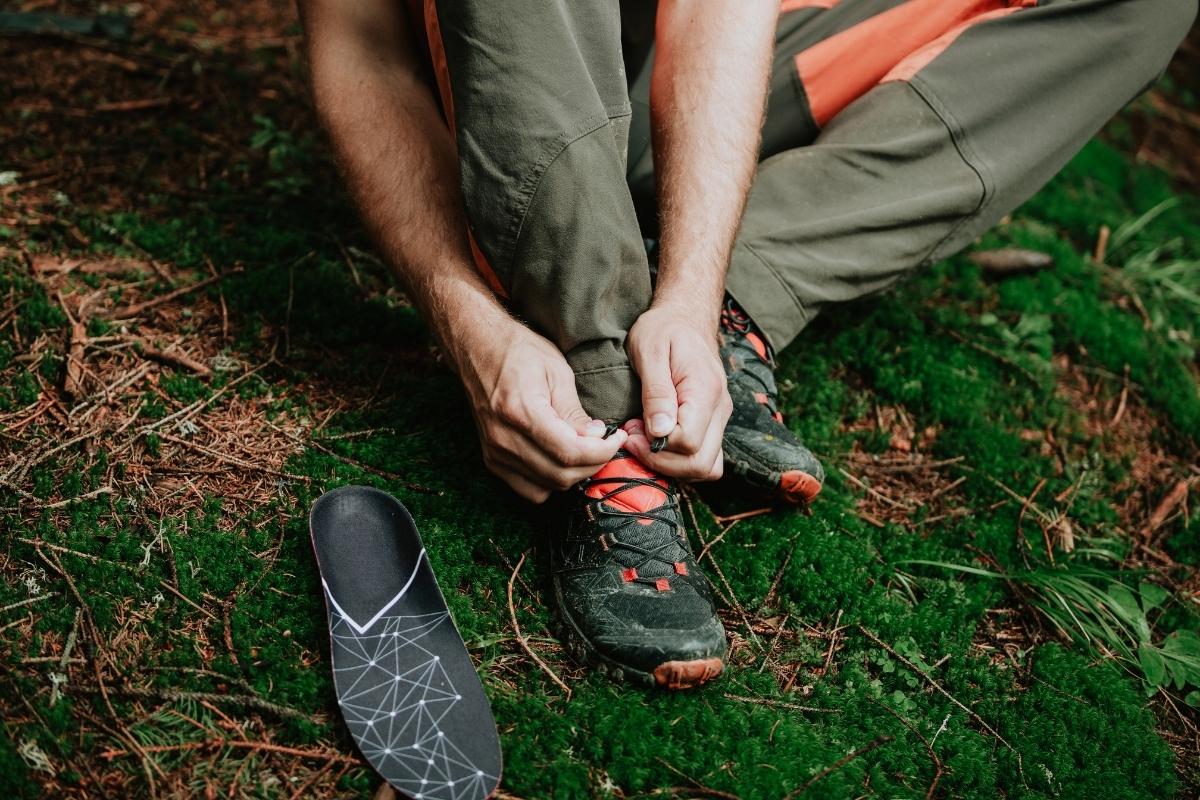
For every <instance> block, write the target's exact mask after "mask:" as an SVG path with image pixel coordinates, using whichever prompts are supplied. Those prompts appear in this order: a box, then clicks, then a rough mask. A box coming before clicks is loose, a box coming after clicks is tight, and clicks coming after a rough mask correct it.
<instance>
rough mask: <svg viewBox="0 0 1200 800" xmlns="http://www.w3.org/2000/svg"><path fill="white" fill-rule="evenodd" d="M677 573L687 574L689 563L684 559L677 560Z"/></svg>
mask: <svg viewBox="0 0 1200 800" xmlns="http://www.w3.org/2000/svg"><path fill="white" fill-rule="evenodd" d="M675 574H676V575H687V564H685V563H683V562H682V561H676V562H675Z"/></svg>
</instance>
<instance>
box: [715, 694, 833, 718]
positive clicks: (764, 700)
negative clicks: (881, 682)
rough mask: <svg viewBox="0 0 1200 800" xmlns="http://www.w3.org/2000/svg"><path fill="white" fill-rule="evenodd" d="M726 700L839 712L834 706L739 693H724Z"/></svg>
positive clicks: (815, 711)
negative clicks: (827, 706) (805, 704)
mask: <svg viewBox="0 0 1200 800" xmlns="http://www.w3.org/2000/svg"><path fill="white" fill-rule="evenodd" d="M724 697H725V699H726V700H736V701H737V702H739V703H752V704H753V705H756V706H770V707H772V708H788V709H791V710H792V711H812V712H814V713H817V714H840V713H841V712H840V711H838V710H837V709H836V708H817V707H816V706H802V705H800V704H799V703H788V702H786V701H784V700H772V699H770V698H767V697H746V696H745V695H740V694H729V693H728V692H726V693H725V695H724Z"/></svg>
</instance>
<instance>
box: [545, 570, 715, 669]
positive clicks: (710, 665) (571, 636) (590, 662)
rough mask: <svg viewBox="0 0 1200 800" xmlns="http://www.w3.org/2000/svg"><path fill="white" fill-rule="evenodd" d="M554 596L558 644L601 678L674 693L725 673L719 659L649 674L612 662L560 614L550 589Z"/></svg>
mask: <svg viewBox="0 0 1200 800" xmlns="http://www.w3.org/2000/svg"><path fill="white" fill-rule="evenodd" d="M554 596H555V600H556V601H557V605H558V608H557V609H556V611H555V614H554V623H555V624H554V627H555V632H556V633H557V634H558V639H559V641H561V642H562V643H563V646H564V647H565V648H566V650H567V653H568V654H570V656H571V657H572V658H574V659H575V660H576V661H578V662H579V663H581V664H584V665H585V666H588V667H591V668H592V669H594V670H596V671H597V672H599V673H600V674H601V675H606V676H608V677H610V678H612V679H613V680H615V681H629V682H630V683H637V684H640V685H642V686H649V687H658V688H663V689H670V690H672V691H676V690H683V689H695V688H696V687H698V686H703V685H704V684H705V683H708V682H709V681H711V680H713V679H714V678H716V677H717V676H718V675H720V674H721V673H722V672H723V671H724V670H725V659H723V658H721V657H720V656H713V657H711V658H696V659H691V660H686V661H681V660H672V661H664V662H663V663H661V664H659V665H658V666H657V667H655V668H654V669H653V670H652V671H650V672H647V671H645V670H641V669H638V668H637V667H631V666H629V665H628V664H623V663H621V662H620V661H616V660H615V659H613V658H610V657H609V656H606V655H604V654H603V653H601V652H600V651H599V650H597V649H596V648H595V647H593V646H592V644H591V643H590V642H589V641H588V640H587V637H586V636H584V635H583V632H582V631H580V630H579V628H578V627H576V625H575V622H574V621H573V620H572V619H570V617H569V616H568V615H567V614H566V612H564V611H563V610H562V609H563V602H562V596H561V594H560V593H559V591H558V587H557V586H555V587H554Z"/></svg>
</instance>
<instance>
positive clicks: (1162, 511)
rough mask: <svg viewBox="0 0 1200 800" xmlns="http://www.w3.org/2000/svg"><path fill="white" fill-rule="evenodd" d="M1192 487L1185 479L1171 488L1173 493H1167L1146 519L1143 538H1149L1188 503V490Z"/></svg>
mask: <svg viewBox="0 0 1200 800" xmlns="http://www.w3.org/2000/svg"><path fill="white" fill-rule="evenodd" d="M1190 486H1191V481H1190V480H1188V479H1187V478H1184V479H1183V480H1181V481H1179V482H1178V483H1176V484H1175V485H1174V486H1173V487H1171V491H1169V492H1167V493H1166V495H1165V496H1164V497H1163V499H1162V500H1160V501H1159V503H1158V505H1157V506H1155V507H1154V511H1152V512H1150V516H1149V517H1148V518H1147V519H1146V525H1145V527H1143V528H1142V536H1143V537H1145V538H1149V537H1150V534H1152V533H1154V532H1155V531H1156V530H1158V529H1159V528H1161V527H1162V525H1163V523H1164V522H1166V521H1167V517H1169V516H1171V514H1172V512H1174V511H1175V509H1176V508H1178V507H1179V506H1180V505H1181V504H1183V503H1186V502H1187V496H1188V488H1189V487H1190Z"/></svg>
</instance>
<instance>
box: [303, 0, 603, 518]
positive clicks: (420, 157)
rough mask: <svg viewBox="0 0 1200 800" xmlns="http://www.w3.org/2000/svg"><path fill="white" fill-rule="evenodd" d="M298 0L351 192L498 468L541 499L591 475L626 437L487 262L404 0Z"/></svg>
mask: <svg viewBox="0 0 1200 800" xmlns="http://www.w3.org/2000/svg"><path fill="white" fill-rule="evenodd" d="M300 9H301V17H302V19H303V21H304V26H305V30H306V33H307V41H308V52H309V61H310V64H311V71H312V84H313V94H314V97H315V100H316V106H317V110H318V113H319V114H320V116H321V120H322V122H323V123H324V125H325V128H326V129H327V130H328V132H329V136H330V138H331V140H332V142H333V146H334V149H335V151H336V154H337V158H338V162H339V165H340V166H341V169H342V172H343V173H344V175H345V178H346V181H347V184H348V185H349V188H350V192H351V194H352V196H353V197H354V200H355V203H356V205H357V206H358V208H359V210H360V212H361V214H362V217H363V219H364V221H365V223H366V225H367V228H368V230H369V231H370V232H371V234H372V235H373V237H374V238H375V241H376V242H377V244H378V246H379V248H380V250H381V253H382V255H383V256H384V258H385V259H386V260H387V261H388V263H390V264H391V265H392V266H393V267H394V269H395V271H396V273H397V275H398V277H399V278H400V280H401V281H402V282H403V283H404V284H405V286H406V288H407V290H408V293H409V296H410V297H411V299H412V300H413V302H414V303H416V305H417V307H418V308H419V309H420V310H421V311H422V312H423V315H424V317H425V319H426V320H427V321H428V322H429V324H430V326H431V327H432V328H433V331H434V334H435V335H436V336H437V338H438V340H439V341H440V342H441V344H442V347H443V349H444V350H445V352H446V353H447V355H448V357H449V359H450V361H451V363H452V364H453V365H454V367H455V369H456V370H457V372H458V374H459V376H460V377H461V378H462V381H463V384H464V386H465V387H466V390H467V394H468V395H469V397H470V400H471V404H472V409H473V412H474V415H475V421H476V425H477V427H478V428H479V432H480V437H481V439H482V442H483V450H484V460H485V462H486V463H487V464H488V467H489V468H490V469H492V471H494V472H496V473H497V474H498V475H500V477H501V478H503V479H504V480H505V481H507V482H508V483H509V484H510V485H511V486H513V488H514V489H516V490H517V491H518V492H520V493H521V494H522V495H524V496H525V497H527V498H529V499H531V500H535V501H540V500H543V499H545V497H546V496H547V495H548V493H549V491H550V490H551V489H555V488H565V487H566V486H568V485H570V484H571V483H574V482H575V481H577V480H579V479H581V478H583V477H587V476H588V475H591V474H592V473H594V472H595V471H596V469H598V468H599V467H600V466H601V465H602V464H604V463H605V462H606V461H607V460H608V459H609V458H611V457H612V455H613V453H614V452H615V451H616V449H617V447H619V446H620V445H621V444H623V439H624V437H623V436H614V437H611V438H610V439H608V440H602V439H601V438H599V435H598V433H597V423H595V422H594V421H592V420H590V419H589V418H588V416H587V414H586V413H584V411H583V409H582V408H581V407H580V405H579V401H578V397H577V395H576V392H575V385H574V375H573V374H572V372H571V369H570V367H569V366H568V365H567V363H566V360H565V359H564V358H563V357H562V355H561V353H559V352H558V350H557V349H555V348H554V346H553V345H552V344H551V343H550V342H548V341H547V340H545V339H544V338H542V337H540V336H538V335H537V334H535V333H533V332H532V331H530V330H529V329H528V328H526V327H524V326H523V325H521V324H520V323H519V322H517V321H516V320H515V319H513V318H512V316H511V315H509V314H508V312H507V311H506V310H505V309H504V307H503V306H502V305H501V304H500V303H499V301H497V299H496V297H495V296H494V295H493V293H492V292H491V290H490V289H489V288H488V287H487V285H486V284H485V283H484V281H483V280H482V279H481V278H480V277H479V274H478V273H477V272H476V270H475V266H474V263H473V261H472V258H471V253H470V247H469V245H468V242H467V237H466V230H467V227H466V221H465V217H464V212H463V203H462V198H461V195H460V190H459V186H458V165H457V159H456V156H455V150H454V141H453V138H452V136H451V134H450V131H449V130H448V129H447V127H446V125H445V123H444V122H443V121H442V117H441V112H440V109H439V107H438V104H437V102H436V100H435V99H434V96H433V93H432V92H431V91H430V89H429V88H428V86H426V84H425V83H424V81H423V80H422V79H421V74H420V69H419V65H418V62H417V57H416V54H415V52H414V49H413V41H414V40H413V38H412V37H413V31H411V30H410V24H409V21H408V20H407V17H406V15H405V13H404V10H403V4H402V3H399V2H395V0H355V2H345V0H301V3H300ZM599 431H600V433H602V431H603V423H599Z"/></svg>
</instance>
